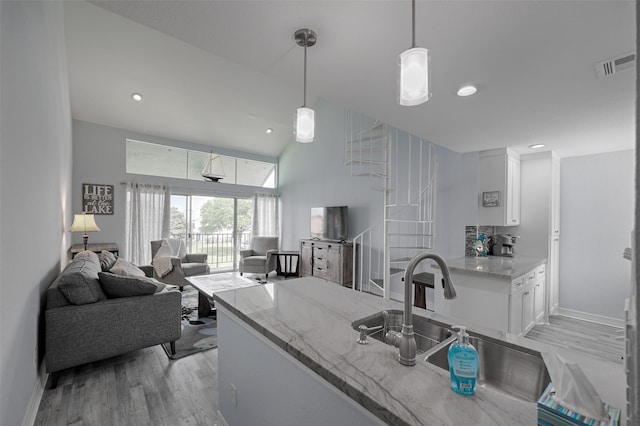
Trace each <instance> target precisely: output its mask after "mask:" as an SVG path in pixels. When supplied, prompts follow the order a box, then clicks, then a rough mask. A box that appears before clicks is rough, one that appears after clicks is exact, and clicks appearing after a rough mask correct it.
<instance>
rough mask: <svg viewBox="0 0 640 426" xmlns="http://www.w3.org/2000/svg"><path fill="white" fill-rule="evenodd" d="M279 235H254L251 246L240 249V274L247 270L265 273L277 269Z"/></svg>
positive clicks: (267, 274)
mask: <svg viewBox="0 0 640 426" xmlns="http://www.w3.org/2000/svg"><path fill="white" fill-rule="evenodd" d="M277 252H278V237H253V239H252V240H251V248H249V249H245V250H240V275H242V274H243V273H245V272H254V273H258V274H265V277H266V278H269V272H271V271H273V270H275V269H276V263H277V260H278V259H277V257H276V255H275V253H277Z"/></svg>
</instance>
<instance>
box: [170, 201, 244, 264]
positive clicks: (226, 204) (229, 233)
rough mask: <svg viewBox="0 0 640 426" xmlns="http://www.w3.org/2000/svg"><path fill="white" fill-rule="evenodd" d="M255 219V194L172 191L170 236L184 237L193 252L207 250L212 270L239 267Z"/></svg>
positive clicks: (188, 250)
mask: <svg viewBox="0 0 640 426" xmlns="http://www.w3.org/2000/svg"><path fill="white" fill-rule="evenodd" d="M252 223H253V199H252V198H249V199H242V198H226V197H206V196H196V195H177V194H174V195H171V221H170V234H171V235H170V236H171V237H172V238H182V239H184V240H185V241H186V245H187V252H189V253H207V254H208V260H207V261H208V263H209V265H210V267H211V270H212V271H215V270H217V271H221V270H235V269H236V266H237V261H238V256H239V250H240V249H241V248H245V247H248V246H249V242H250V241H251V231H252V229H251V226H252Z"/></svg>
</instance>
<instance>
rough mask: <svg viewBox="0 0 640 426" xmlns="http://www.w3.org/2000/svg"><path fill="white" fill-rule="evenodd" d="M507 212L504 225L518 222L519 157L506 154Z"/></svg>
mask: <svg viewBox="0 0 640 426" xmlns="http://www.w3.org/2000/svg"><path fill="white" fill-rule="evenodd" d="M506 203H507V213H506V220H505V223H504V225H505V226H513V225H519V224H520V159H519V158H516V157H513V156H511V155H508V156H507V199H506Z"/></svg>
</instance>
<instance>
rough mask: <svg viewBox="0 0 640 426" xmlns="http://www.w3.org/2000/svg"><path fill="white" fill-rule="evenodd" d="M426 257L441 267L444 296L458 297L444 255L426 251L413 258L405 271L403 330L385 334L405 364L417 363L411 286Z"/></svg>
mask: <svg viewBox="0 0 640 426" xmlns="http://www.w3.org/2000/svg"><path fill="white" fill-rule="evenodd" d="M424 259H431V260H433V261H434V262H436V263H437V264H438V266H439V267H440V270H441V271H442V283H443V286H444V298H445V299H455V298H456V289H455V288H454V287H453V282H452V281H451V276H450V275H449V267H448V266H447V264H446V262H445V261H444V259H443V258H442V257H440V256H439V255H437V254H435V253H429V252H425V253H420V254H418V255H417V256H416V257H414V258H413V259H411V261H410V262H409V265H408V266H407V269H406V270H405V272H404V318H403V322H402V332H401V333H400V332H398V331H395V330H390V331H389V332H387V334H386V336H385V340H386V341H387V343H390V344H392V345H393V346H395V347H396V348H398V349H400V354H399V355H398V361H400V364H403V365H416V339H415V337H414V335H413V316H412V314H411V306H412V305H411V287H412V284H413V271H414V270H415V269H416V266H418V264H419V263H420V262H422V261H423V260H424Z"/></svg>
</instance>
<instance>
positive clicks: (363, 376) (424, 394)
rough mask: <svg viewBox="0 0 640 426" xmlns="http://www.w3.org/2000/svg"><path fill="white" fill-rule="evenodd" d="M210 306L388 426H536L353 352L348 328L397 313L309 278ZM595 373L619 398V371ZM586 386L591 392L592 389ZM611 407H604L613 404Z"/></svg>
mask: <svg viewBox="0 0 640 426" xmlns="http://www.w3.org/2000/svg"><path fill="white" fill-rule="evenodd" d="M214 299H215V300H216V303H220V304H221V305H222V306H224V307H226V308H227V309H228V310H229V311H231V312H232V313H233V314H234V315H236V316H238V317H239V318H240V319H241V320H243V321H245V322H246V323H247V324H248V325H249V326H251V327H252V328H254V329H255V330H256V331H257V332H259V333H261V334H263V335H264V336H266V337H267V338H268V339H269V340H271V341H272V342H273V343H275V344H276V345H278V346H279V347H280V348H282V349H283V350H284V351H286V352H287V353H289V354H290V355H291V356H292V357H294V358H295V359H297V360H298V361H300V362H301V363H302V364H304V365H305V366H307V367H308V368H310V369H311V370H313V371H314V372H316V373H317V374H319V375H320V376H321V377H322V378H324V379H325V380H327V381H328V382H330V383H331V384H333V385H334V386H335V387H336V388H338V389H339V390H340V391H342V392H343V393H344V394H345V395H347V396H349V397H351V398H352V399H354V400H355V401H356V402H358V403H359V404H361V405H362V406H363V407H365V408H366V409H368V410H369V411H371V412H372V413H373V414H374V415H376V416H377V417H379V418H380V419H382V420H383V421H385V422H386V423H388V424H394V425H425V424H429V425H452V424H473V425H534V424H536V420H537V412H536V404H535V403H527V402H524V401H522V400H519V399H516V398H514V397H511V396H509V395H505V394H502V393H500V392H498V391H494V390H491V389H486V388H482V387H478V389H477V390H476V394H475V395H474V396H472V397H465V396H462V395H458V394H456V393H454V392H453V391H452V390H451V389H450V379H449V373H448V372H447V371H445V370H442V369H440V368H438V367H435V366H433V365H430V364H426V363H425V362H424V361H423V360H422V359H421V358H420V357H418V359H417V365H416V366H414V367H406V366H403V365H401V364H400V363H399V362H398V361H397V353H398V350H397V349H396V348H393V347H392V346H389V345H386V344H384V343H382V342H379V341H377V340H374V339H369V342H370V343H369V344H368V345H359V344H357V343H356V339H357V338H358V332H357V331H355V330H354V329H353V328H352V326H351V323H352V322H354V321H356V320H358V319H361V318H363V317H366V316H369V315H372V314H374V313H377V312H379V311H381V310H384V309H402V308H403V306H402V304H400V303H398V302H395V301H392V300H387V301H385V300H384V299H382V298H380V297H376V296H372V295H369V294H365V293H360V292H357V291H354V290H351V289H349V288H345V287H341V286H339V285H337V284H335V283H332V282H328V281H325V280H323V279H319V278H315V277H304V278H298V279H291V280H286V281H278V282H276V283H272V284H266V285H261V286H255V287H249V288H243V289H239V290H229V291H224V292H217V293H215V294H214ZM413 312H414V314H416V315H420V316H424V317H430V318H434V319H437V320H440V321H442V322H446V323H451V322H452V321H451V319H448V318H444V317H442V316H441V315H438V314H434V313H432V312H429V311H426V310H423V309H419V308H415V307H414V308H413ZM469 329H470V330H472V331H478V332H481V333H482V334H485V335H488V336H490V337H493V338H497V339H501V340H505V341H508V342H510V343H515V344H520V345H523V346H528V347H531V348H533V349H537V350H545V349H546V348H547V346H546V345H543V344H540V343H538V342H533V341H530V340H528V339H523V338H516V337H513V336H511V335H505V334H504V333H499V332H495V331H492V330H486V329H482V330H476V329H474V327H472V326H471V325H470V326H469ZM554 350H557V349H556V348H554ZM565 355H567V356H569V357H570V354H565ZM577 359H578V360H579V359H580V357H577ZM594 362H595V361H594ZM596 365H598V368H596V370H598V374H599V375H600V376H601V377H600V379H601V380H603V381H604V382H606V385H610V387H611V388H612V389H613V390H612V391H611V392H610V393H614V394H616V396H618V394H619V393H620V389H622V394H624V372H623V371H622V370H623V368H622V365H620V366H616V365H611V366H609V365H607V366H605V368H603V367H602V364H601V363H600V362H596ZM593 366H594V365H593V364H591V365H589V367H590V368H593ZM590 379H591V377H590ZM611 381H615V383H609V382H611ZM619 381H622V383H618V382H619ZM594 385H596V388H597V389H598V388H599V384H598V383H597V381H596V382H595V383H594ZM611 399H612V398H609V401H607V402H616V400H615V398H613V399H614V401H611ZM603 400H606V399H605V397H604V396H603ZM618 402H619V401H618ZM618 406H620V405H618Z"/></svg>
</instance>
